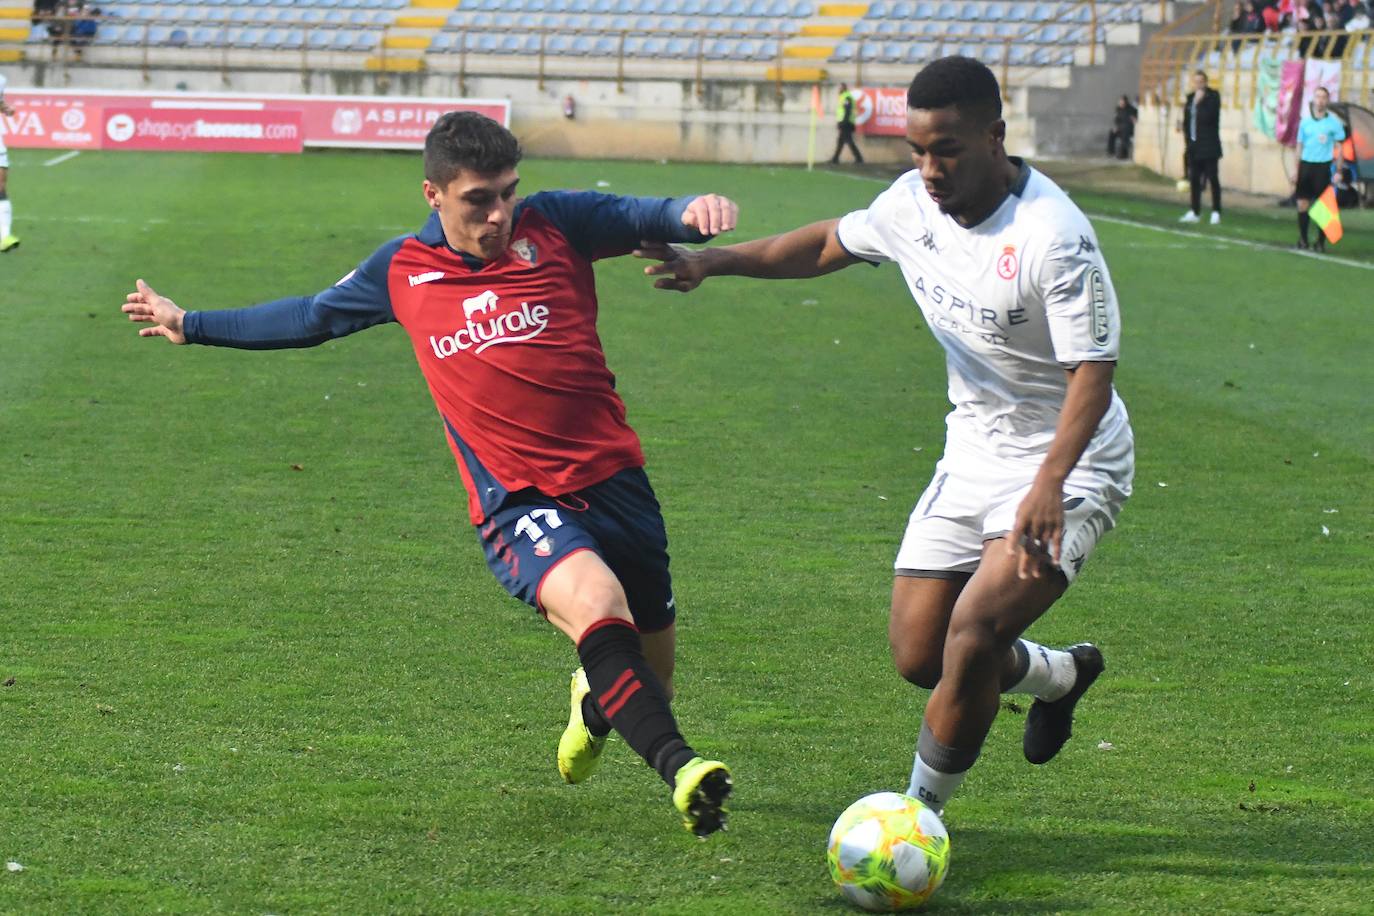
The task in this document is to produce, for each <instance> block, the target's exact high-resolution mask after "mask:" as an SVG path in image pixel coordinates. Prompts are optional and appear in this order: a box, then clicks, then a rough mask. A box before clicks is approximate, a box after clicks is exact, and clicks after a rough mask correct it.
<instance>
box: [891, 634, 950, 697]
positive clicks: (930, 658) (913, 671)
mask: <svg viewBox="0 0 1374 916" xmlns="http://www.w3.org/2000/svg"><path fill="white" fill-rule="evenodd" d="M890 645H891V647H892V664H893V665H894V666H895V667H896V669H897V673H898V674H900V675H901V676H902V677H903V678H905V679H906V680H908V681H910V682H911V683H913V684H915V685H916V686H917V687H924V688H925V689H926V690H934V689H935V685H936V684H938V683H939V682H940V672H941V669H942V665H941V660H940V650H941V648H942V647H940V646H934V647H932V646H929V645H918V646H913V645H912V644H911V642H910V641H909V640H899V639H892V640H890Z"/></svg>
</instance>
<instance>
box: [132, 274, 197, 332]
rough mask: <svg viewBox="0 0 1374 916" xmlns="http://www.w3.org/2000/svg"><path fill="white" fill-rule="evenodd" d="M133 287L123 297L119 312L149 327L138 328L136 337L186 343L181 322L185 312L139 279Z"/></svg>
mask: <svg viewBox="0 0 1374 916" xmlns="http://www.w3.org/2000/svg"><path fill="white" fill-rule="evenodd" d="M135 286H136V287H137V289H135V290H134V291H133V292H132V293H129V295H128V296H126V297H124V305H123V306H122V307H121V308H120V311H122V312H123V313H124V314H126V315H128V316H129V320H130V321H135V322H140V323H143V324H149V325H151V327H146V328H139V329H138V336H139V337H165V338H166V339H167V340H168V342H170V343H174V344H184V343H186V331H185V326H184V324H183V320H182V319H183V318H184V317H185V315H186V310H185V309H183V308H181V307H180V306H178V305H177V304H176V303H175V302H173V301H172V300H171V299H168V298H167V297H166V296H163V295H159V294H158V293H157V291H155V290H154V289H153V288H152V287H151V286H149V285H148V284H147V283H145V282H143V280H141V279H140V280H139V281H137V283H136V284H135Z"/></svg>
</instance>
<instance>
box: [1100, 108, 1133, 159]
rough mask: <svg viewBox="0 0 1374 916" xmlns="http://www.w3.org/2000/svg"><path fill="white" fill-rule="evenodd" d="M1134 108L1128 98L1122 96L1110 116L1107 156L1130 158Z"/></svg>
mask: <svg viewBox="0 0 1374 916" xmlns="http://www.w3.org/2000/svg"><path fill="white" fill-rule="evenodd" d="M1135 120H1136V107H1135V106H1134V105H1132V104H1131V99H1130V97H1129V96H1125V95H1123V96H1122V97H1121V99H1120V100H1119V101H1118V102H1117V103H1116V112H1115V113H1114V114H1113V115H1112V129H1111V131H1110V132H1109V133H1108V134H1107V155H1108V156H1115V157H1116V158H1118V159H1129V158H1131V140H1132V138H1134V137H1135Z"/></svg>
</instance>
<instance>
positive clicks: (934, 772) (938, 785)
mask: <svg viewBox="0 0 1374 916" xmlns="http://www.w3.org/2000/svg"><path fill="white" fill-rule="evenodd" d="M977 760H978V750H972V751H970V750H960V749H958V748H953V747H948V746H947V745H944V744H941V743H940V742H939V741H938V740H937V739H936V737H935V733H934V732H932V731H931V730H930V726H929V725H927V724H926V723H925V721H924V720H922V722H921V737H920V739H919V740H918V741H917V742H916V759H915V761H913V762H912V764H911V782H910V783H908V784H907V789H906V794H907V795H910V796H911V797H912V798H915V799H918V800H919V801H921V802H922V803H923V804H924V805H925V806H926V807H927V808H930V809H931V810H932V811H934V812H935V813H936V814H939V815H941V816H943V815H944V813H945V803H946V802H948V801H949V797H950V796H951V795H953V794H954V790H955V789H957V788H959V783H961V782H963V781H964V777H965V776H967V775H968V771H969V770H971V769H973V764H974V763H975V762H976V761H977ZM937 767H938V769H937Z"/></svg>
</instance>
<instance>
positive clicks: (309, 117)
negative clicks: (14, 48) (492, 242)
mask: <svg viewBox="0 0 1374 916" xmlns="http://www.w3.org/2000/svg"><path fill="white" fill-rule="evenodd" d="M5 101H6V102H8V103H9V104H10V106H11V107H13V108H14V109H15V114H14V116H13V117H0V131H2V132H3V134H4V140H5V143H6V145H8V146H11V147H15V148H24V147H38V148H47V149H120V148H124V149H128V148H132V147H129V146H125V145H123V144H122V143H116V142H113V141H112V139H111V137H110V136H109V134H108V131H107V126H108V123H109V121H110V117H109V116H108V115H107V114H106V111H105V110H106V109H110V110H111V111H115V110H120V111H124V112H125V113H126V114H127V112H128V111H129V110H130V109H138V110H149V109H153V110H157V111H158V112H159V113H161V114H166V113H167V112H173V111H175V112H178V114H177V115H175V117H174V118H172V119H173V120H180V119H181V117H182V113H184V112H186V111H192V112H201V113H202V114H203V113H204V112H213V111H219V110H223V111H233V112H235V113H243V112H253V111H257V112H289V113H291V115H289V117H293V118H299V124H300V142H302V143H303V144H304V145H305V146H340V147H355V148H379V149H421V148H422V147H423V146H424V140H425V134H426V133H428V131H429V128H430V126H431V125H432V124H433V123H434V122H435V121H436V120H437V119H438V118H439V116H440V115H442V114H443V113H444V112H447V111H477V112H480V113H481V114H484V115H486V116H487V117H489V118H492V119H493V120H495V121H497V122H499V123H501V124H504V125H506V126H510V102H509V101H507V100H505V99H421V98H407V97H395V98H393V97H389V96H313V95H241V94H236V93H189V92H167V93H158V92H122V91H106V90H95V89H92V90H85V91H68V90H48V89H16V88H14V87H12V86H11V87H10V89H9V90H8V91H7V92H6V93H5ZM169 117H171V116H169ZM274 118H275V116H267V115H265V116H264V119H263V124H264V130H266V125H267V123H269V122H270V123H274V124H281V123H283V122H281V121H280V120H274ZM239 123H242V122H239ZM126 130H127V126H125V122H124V121H123V120H122V119H121V120H120V121H119V122H118V125H117V126H116V131H115V132H116V134H122V133H124V132H125V131H126ZM164 132H167V131H164ZM211 132H214V131H211ZM126 142H127V141H126ZM142 148H149V147H142ZM156 148H157V149H195V148H199V147H196V146H193V145H179V144H176V143H169V144H168V145H159V146H157V147H156Z"/></svg>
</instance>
